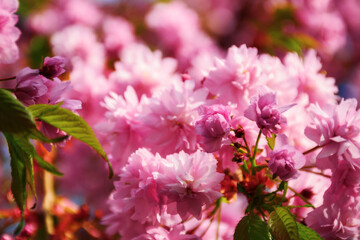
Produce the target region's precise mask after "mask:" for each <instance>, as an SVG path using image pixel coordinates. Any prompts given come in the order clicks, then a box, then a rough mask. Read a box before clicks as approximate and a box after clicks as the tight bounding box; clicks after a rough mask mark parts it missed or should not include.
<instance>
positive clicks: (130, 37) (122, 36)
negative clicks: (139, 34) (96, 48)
mask: <svg viewBox="0 0 360 240" xmlns="http://www.w3.org/2000/svg"><path fill="white" fill-rule="evenodd" d="M102 28H103V32H104V45H105V47H106V49H108V50H109V51H115V52H118V51H120V50H121V49H122V48H123V47H125V46H127V45H129V44H132V43H134V42H135V33H134V31H135V29H134V26H133V25H132V24H131V23H130V22H128V21H126V20H125V19H124V18H121V17H107V18H106V19H105V20H104V21H103V26H102ZM114 29H117V30H116V31H114Z"/></svg>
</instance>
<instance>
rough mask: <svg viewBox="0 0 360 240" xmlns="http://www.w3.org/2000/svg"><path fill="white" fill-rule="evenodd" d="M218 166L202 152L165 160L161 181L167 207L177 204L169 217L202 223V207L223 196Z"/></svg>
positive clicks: (212, 157)
mask: <svg viewBox="0 0 360 240" xmlns="http://www.w3.org/2000/svg"><path fill="white" fill-rule="evenodd" d="M216 163H217V161H216V159H215V158H214V156H213V155H211V154H208V153H204V152H201V151H197V152H195V153H193V154H186V153H185V152H183V151H181V152H180V153H178V154H173V155H168V156H167V157H166V163H165V164H164V170H163V172H162V173H160V175H159V181H160V183H161V185H162V187H161V189H160V193H161V194H162V195H165V196H166V197H167V198H168V202H167V203H168V204H169V203H173V202H175V203H176V208H175V209H173V210H172V211H173V213H172V212H169V211H170V209H168V212H169V213H172V214H174V213H176V214H179V215H180V216H181V218H182V219H183V220H185V219H186V218H187V217H189V216H194V217H195V218H197V219H200V217H201V210H202V207H203V206H204V205H207V206H209V205H210V204H211V203H213V202H214V201H215V200H217V199H218V198H219V197H221V196H222V194H221V193H220V192H219V190H220V182H221V181H222V180H223V178H224V175H223V174H221V173H218V172H216Z"/></svg>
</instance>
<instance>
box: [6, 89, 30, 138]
mask: <svg viewBox="0 0 360 240" xmlns="http://www.w3.org/2000/svg"><path fill="white" fill-rule="evenodd" d="M0 112H1V114H0V131H2V132H8V133H23V132H27V131H29V130H30V129H34V128H36V125H35V121H34V119H33V117H32V116H31V113H30V112H29V111H28V110H27V109H26V107H25V106H24V105H23V104H22V103H21V102H20V101H18V100H17V99H15V98H14V97H13V95H12V94H11V93H10V92H9V91H7V90H4V89H0Z"/></svg>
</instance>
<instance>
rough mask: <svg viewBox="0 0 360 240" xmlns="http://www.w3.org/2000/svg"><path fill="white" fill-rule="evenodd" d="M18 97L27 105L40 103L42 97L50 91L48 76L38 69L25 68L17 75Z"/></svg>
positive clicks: (16, 89) (16, 93)
mask: <svg viewBox="0 0 360 240" xmlns="http://www.w3.org/2000/svg"><path fill="white" fill-rule="evenodd" d="M16 81H17V84H16V87H15V95H16V97H17V98H18V99H19V100H20V101H21V102H22V103H24V104H25V105H26V106H29V105H33V104H36V103H38V101H39V99H40V97H42V96H44V95H45V94H47V92H48V88H47V86H46V85H45V81H47V80H46V78H45V77H43V76H42V75H40V74H39V70H38V69H31V68H24V69H22V70H21V71H20V72H19V73H18V74H17V75H16Z"/></svg>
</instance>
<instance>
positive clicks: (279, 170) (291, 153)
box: [269, 135, 305, 181]
mask: <svg viewBox="0 0 360 240" xmlns="http://www.w3.org/2000/svg"><path fill="white" fill-rule="evenodd" d="M276 140H277V141H276V144H277V145H279V146H277V145H275V149H274V151H272V152H271V153H270V154H269V158H270V161H269V169H270V171H271V172H272V173H273V174H276V175H278V176H279V177H280V179H281V180H283V181H288V180H290V179H295V178H297V177H298V175H299V174H298V171H297V170H298V169H299V168H301V167H302V166H304V164H305V157H304V155H303V154H302V153H301V152H299V151H298V150H296V149H295V148H294V147H292V146H290V145H287V137H286V136H285V135H279V136H278V137H277V138H276Z"/></svg>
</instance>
